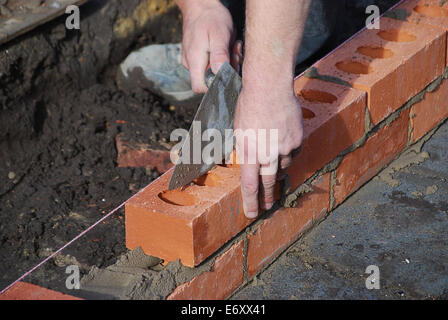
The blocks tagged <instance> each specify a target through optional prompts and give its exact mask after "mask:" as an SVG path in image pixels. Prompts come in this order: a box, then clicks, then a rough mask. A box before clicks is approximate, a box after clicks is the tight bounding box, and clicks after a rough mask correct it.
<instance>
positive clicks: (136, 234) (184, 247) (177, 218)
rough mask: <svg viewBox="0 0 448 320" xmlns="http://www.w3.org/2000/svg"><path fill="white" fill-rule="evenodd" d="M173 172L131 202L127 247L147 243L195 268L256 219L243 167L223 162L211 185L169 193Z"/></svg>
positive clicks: (153, 250) (152, 250) (146, 247)
mask: <svg viewBox="0 0 448 320" xmlns="http://www.w3.org/2000/svg"><path fill="white" fill-rule="evenodd" d="M172 171H173V170H169V171H168V172H167V173H165V174H164V175H163V176H161V177H160V178H159V179H157V180H155V181H154V182H153V183H151V184H150V185H149V186H148V187H146V188H145V189H144V190H142V191H141V192H140V193H139V194H138V195H137V196H136V197H134V198H133V199H132V200H131V201H130V202H128V203H127V204H126V246H127V247H128V248H129V249H135V248H136V247H138V246H141V247H142V249H143V251H144V252H145V253H146V254H149V255H154V256H157V257H160V258H162V259H164V260H166V261H173V260H176V259H178V258H179V259H180V260H181V262H182V263H183V264H184V265H186V266H190V267H193V266H195V265H198V264H199V263H201V262H202V261H203V260H205V259H206V258H207V257H208V256H210V255H211V254H212V253H214V252H215V251H216V250H217V249H219V248H220V247H221V246H222V245H223V244H225V243H226V242H227V241H229V240H230V239H231V238H233V237H234V236H235V235H236V234H237V233H238V232H240V231H241V230H242V229H243V228H244V227H246V226H247V225H248V224H250V223H251V222H252V220H248V219H247V218H246V217H245V216H244V212H243V204H242V199H241V191H240V189H241V182H240V175H241V172H240V168H239V167H229V168H226V167H222V166H217V167H216V168H215V169H213V170H212V171H210V172H209V173H208V175H209V177H211V178H209V179H205V180H204V181H209V182H206V184H207V185H206V186H200V185H193V186H188V187H187V188H186V189H185V190H183V191H181V190H179V189H178V190H173V191H168V192H166V193H164V191H165V190H167V189H168V182H169V179H170V177H171V174H172ZM161 197H162V198H164V200H163V199H162V198H161ZM173 203H177V204H178V205H175V204H173Z"/></svg>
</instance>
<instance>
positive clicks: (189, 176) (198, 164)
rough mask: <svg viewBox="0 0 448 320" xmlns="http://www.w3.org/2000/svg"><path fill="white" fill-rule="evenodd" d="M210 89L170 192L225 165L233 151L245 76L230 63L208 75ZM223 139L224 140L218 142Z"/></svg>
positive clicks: (181, 153)
mask: <svg viewBox="0 0 448 320" xmlns="http://www.w3.org/2000/svg"><path fill="white" fill-rule="evenodd" d="M205 78H206V84H207V87H208V90H207V92H206V93H205V95H204V97H203V98H202V101H201V103H200V105H199V108H198V110H197V112H196V115H195V117H194V120H193V123H192V125H191V127H190V130H189V132H188V135H187V137H186V138H185V139H184V141H183V144H182V147H181V149H180V153H179V157H178V159H177V162H176V165H175V167H174V171H173V174H172V175H171V179H170V182H169V185H168V189H169V190H172V189H177V188H180V187H182V186H185V185H187V184H189V183H191V182H192V181H193V180H195V179H196V178H198V177H200V176H201V175H203V174H205V173H207V172H208V171H209V170H210V169H212V168H213V167H214V166H215V165H216V164H219V163H222V161H223V159H227V158H228V157H229V156H230V153H231V152H232V151H233V130H232V129H233V119H234V116H235V109H236V104H237V101H238V96H239V94H240V91H241V77H240V76H239V75H238V73H237V72H236V71H235V70H234V69H233V68H232V67H231V66H230V64H228V63H224V64H223V65H222V67H221V68H220V69H219V71H218V73H217V74H216V75H214V74H213V73H212V72H211V70H210V69H208V70H207V73H206V77H205ZM215 139H220V141H215ZM210 143H212V144H213V146H218V148H219V150H216V149H214V152H210V154H212V156H211V157H204V154H205V153H206V152H204V154H203V150H205V149H204V148H206V147H207V146H208V145H209V144H210Z"/></svg>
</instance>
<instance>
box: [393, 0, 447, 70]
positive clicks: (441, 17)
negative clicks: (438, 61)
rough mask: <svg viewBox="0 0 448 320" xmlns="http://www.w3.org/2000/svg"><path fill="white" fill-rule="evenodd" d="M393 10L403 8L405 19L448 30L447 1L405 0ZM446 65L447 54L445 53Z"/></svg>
mask: <svg viewBox="0 0 448 320" xmlns="http://www.w3.org/2000/svg"><path fill="white" fill-rule="evenodd" d="M395 10H405V11H406V14H407V15H408V16H407V18H406V20H407V21H409V22H412V23H416V24H419V25H429V26H432V27H436V28H441V29H443V30H445V31H448V2H446V1H441V0H407V1H404V2H403V3H401V4H400V5H398V6H397V7H396V8H395ZM447 66H448V55H447Z"/></svg>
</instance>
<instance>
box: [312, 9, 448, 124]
mask: <svg viewBox="0 0 448 320" xmlns="http://www.w3.org/2000/svg"><path fill="white" fill-rule="evenodd" d="M380 26H381V30H375V29H372V30H368V29H365V30H363V31H362V32H360V33H359V34H357V35H356V36H355V37H354V38H352V39H351V40H350V41H348V42H347V43H346V44H344V45H343V46H342V47H340V48H338V49H337V50H335V51H334V52H333V53H331V54H330V55H329V56H327V57H326V58H325V59H323V60H321V61H319V62H317V63H316V65H315V66H316V67H317V68H318V70H319V72H320V73H321V74H324V75H330V76H334V77H338V78H340V79H342V80H344V81H346V82H348V83H350V84H351V85H352V86H353V87H355V88H357V89H360V90H364V91H365V92H367V99H368V107H369V111H370V115H371V120H372V122H373V124H375V125H376V124H378V123H379V122H380V121H381V120H383V119H385V118H386V117H387V116H388V115H390V114H391V113H392V112H393V111H395V110H397V109H398V108H399V107H400V106H402V105H403V104H404V103H406V102H407V101H408V100H409V99H410V98H412V97H414V96H415V95H416V94H418V93H419V92H420V91H422V90H423V89H424V88H425V87H426V86H427V85H428V84H429V83H431V82H432V81H433V80H435V79H436V78H437V77H439V76H440V75H441V74H442V73H443V70H444V68H445V65H446V59H445V55H446V40H447V39H446V34H445V31H443V30H442V29H439V28H434V27H430V26H427V25H416V24H413V23H408V22H404V21H399V20H394V19H389V18H381V19H380Z"/></svg>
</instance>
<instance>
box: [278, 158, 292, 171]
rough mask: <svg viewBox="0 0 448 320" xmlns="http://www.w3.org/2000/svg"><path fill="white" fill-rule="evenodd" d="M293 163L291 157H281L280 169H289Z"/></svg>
mask: <svg viewBox="0 0 448 320" xmlns="http://www.w3.org/2000/svg"><path fill="white" fill-rule="evenodd" d="M291 163H292V157H291V155H287V156H280V169H286V168H288V167H289V166H290V165H291Z"/></svg>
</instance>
